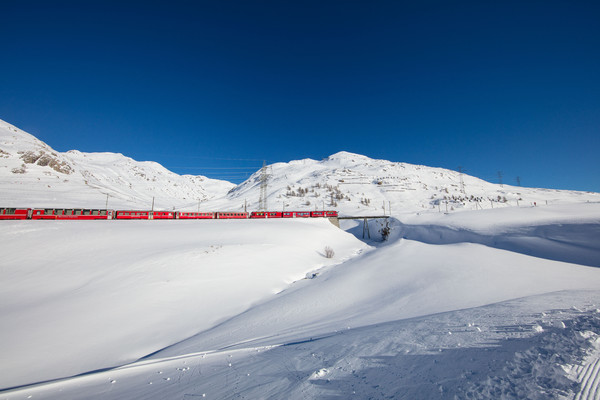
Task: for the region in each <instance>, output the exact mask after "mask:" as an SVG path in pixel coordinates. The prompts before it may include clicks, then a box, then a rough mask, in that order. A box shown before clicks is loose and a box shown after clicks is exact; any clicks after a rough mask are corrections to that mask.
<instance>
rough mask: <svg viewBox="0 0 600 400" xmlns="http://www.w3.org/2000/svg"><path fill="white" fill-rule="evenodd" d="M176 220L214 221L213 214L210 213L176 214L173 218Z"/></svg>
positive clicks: (183, 212)
mask: <svg viewBox="0 0 600 400" xmlns="http://www.w3.org/2000/svg"><path fill="white" fill-rule="evenodd" d="M175 217H176V218H177V219H214V218H215V213H212V212H187V211H181V212H178V213H177V214H176V216H175Z"/></svg>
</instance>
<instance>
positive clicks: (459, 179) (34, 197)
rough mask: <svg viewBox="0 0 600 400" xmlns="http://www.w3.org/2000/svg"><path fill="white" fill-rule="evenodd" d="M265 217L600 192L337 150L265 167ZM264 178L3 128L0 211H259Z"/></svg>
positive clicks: (470, 206) (480, 205) (447, 207)
mask: <svg viewBox="0 0 600 400" xmlns="http://www.w3.org/2000/svg"><path fill="white" fill-rule="evenodd" d="M266 170H267V178H268V179H267V192H268V196H267V205H268V208H269V209H273V210H280V209H281V210H285V209H288V210H289V209H309V210H312V209H323V208H334V209H337V210H340V212H342V213H343V214H349V215H365V214H367V213H377V214H381V213H382V212H383V213H388V214H389V213H394V214H396V213H414V212H451V211H459V210H476V209H485V208H494V207H507V206H535V205H543V204H557V203H578V202H597V201H600V194H598V193H593V192H581V191H572V190H557V189H543V188H526V187H520V186H511V185H499V184H494V183H490V182H486V181H484V180H482V179H479V178H476V177H473V176H470V175H467V174H464V173H460V172H457V171H452V170H448V169H444V168H437V167H428V166H424V165H415V164H408V163H403V162H393V161H388V160H378V159H372V158H369V157H367V156H364V155H361V154H357V153H352V152H348V151H339V152H337V153H334V154H332V155H330V156H329V157H326V158H324V159H322V160H320V161H317V160H313V159H310V158H305V159H301V160H292V161H289V162H278V163H274V164H271V165H268V166H267V169H266ZM261 174H262V171H261V170H258V171H256V172H255V173H254V174H252V175H251V176H250V177H249V178H248V179H247V180H246V181H244V182H242V183H241V184H239V185H234V184H233V183H231V182H227V181H223V180H218V179H209V178H206V177H204V176H201V175H198V176H194V175H178V174H176V173H174V172H172V171H169V170H168V169H166V168H165V167H163V166H162V165H160V164H159V163H157V162H154V161H136V160H134V159H132V158H130V157H127V156H125V155H123V154H121V153H111V152H102V153H84V152H81V151H79V150H69V151H67V152H64V153H61V152H58V151H55V150H54V149H52V148H51V147H50V146H49V145H47V144H46V143H44V142H43V141H41V140H39V139H37V138H36V137H35V136H33V135H31V134H29V133H27V132H24V131H22V130H20V129H19V128H17V127H15V126H13V125H11V124H9V123H7V122H4V121H2V120H0V179H1V180H2V181H1V182H0V189H2V191H3V196H2V197H3V199H0V200H1V203H2V205H3V206H9V207H10V206H13V207H14V206H28V207H90V208H104V207H108V208H136V209H149V208H150V207H152V206H153V205H154V207H155V208H156V209H180V210H211V211H214V210H236V211H237V210H243V209H245V210H248V211H249V210H254V209H258V206H259V196H260V186H261V182H262V178H261Z"/></svg>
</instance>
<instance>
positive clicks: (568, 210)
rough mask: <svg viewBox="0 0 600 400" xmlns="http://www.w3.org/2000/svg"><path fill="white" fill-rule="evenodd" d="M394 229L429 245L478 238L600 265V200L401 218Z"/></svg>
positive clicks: (509, 247) (554, 257) (490, 243)
mask: <svg viewBox="0 0 600 400" xmlns="http://www.w3.org/2000/svg"><path fill="white" fill-rule="evenodd" d="M402 221H403V222H401V223H397V224H395V225H394V231H395V232H394V234H395V235H397V236H401V237H403V238H405V239H410V240H416V241H419V242H424V243H429V244H437V245H442V244H455V243H478V244H483V245H485V246H489V247H493V248H497V249H502V250H508V251H511V252H516V253H521V254H526V255H530V256H534V257H540V258H546V259H550V260H556V261H564V262H569V263H574V264H581V265H588V266H592V267H600V203H582V204H575V205H568V206H567V205H556V206H543V207H527V208H503V209H496V210H484V211H477V212H464V213H457V214H421V215H418V214H417V215H412V216H407V217H405V218H402Z"/></svg>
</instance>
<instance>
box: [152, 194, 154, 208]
mask: <svg viewBox="0 0 600 400" xmlns="http://www.w3.org/2000/svg"><path fill="white" fill-rule="evenodd" d="M152 211H154V197H152Z"/></svg>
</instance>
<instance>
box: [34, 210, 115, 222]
mask: <svg viewBox="0 0 600 400" xmlns="http://www.w3.org/2000/svg"><path fill="white" fill-rule="evenodd" d="M113 217H114V211H113V210H98V209H85V208H35V209H33V210H32V212H31V219H82V220H92V219H113Z"/></svg>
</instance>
